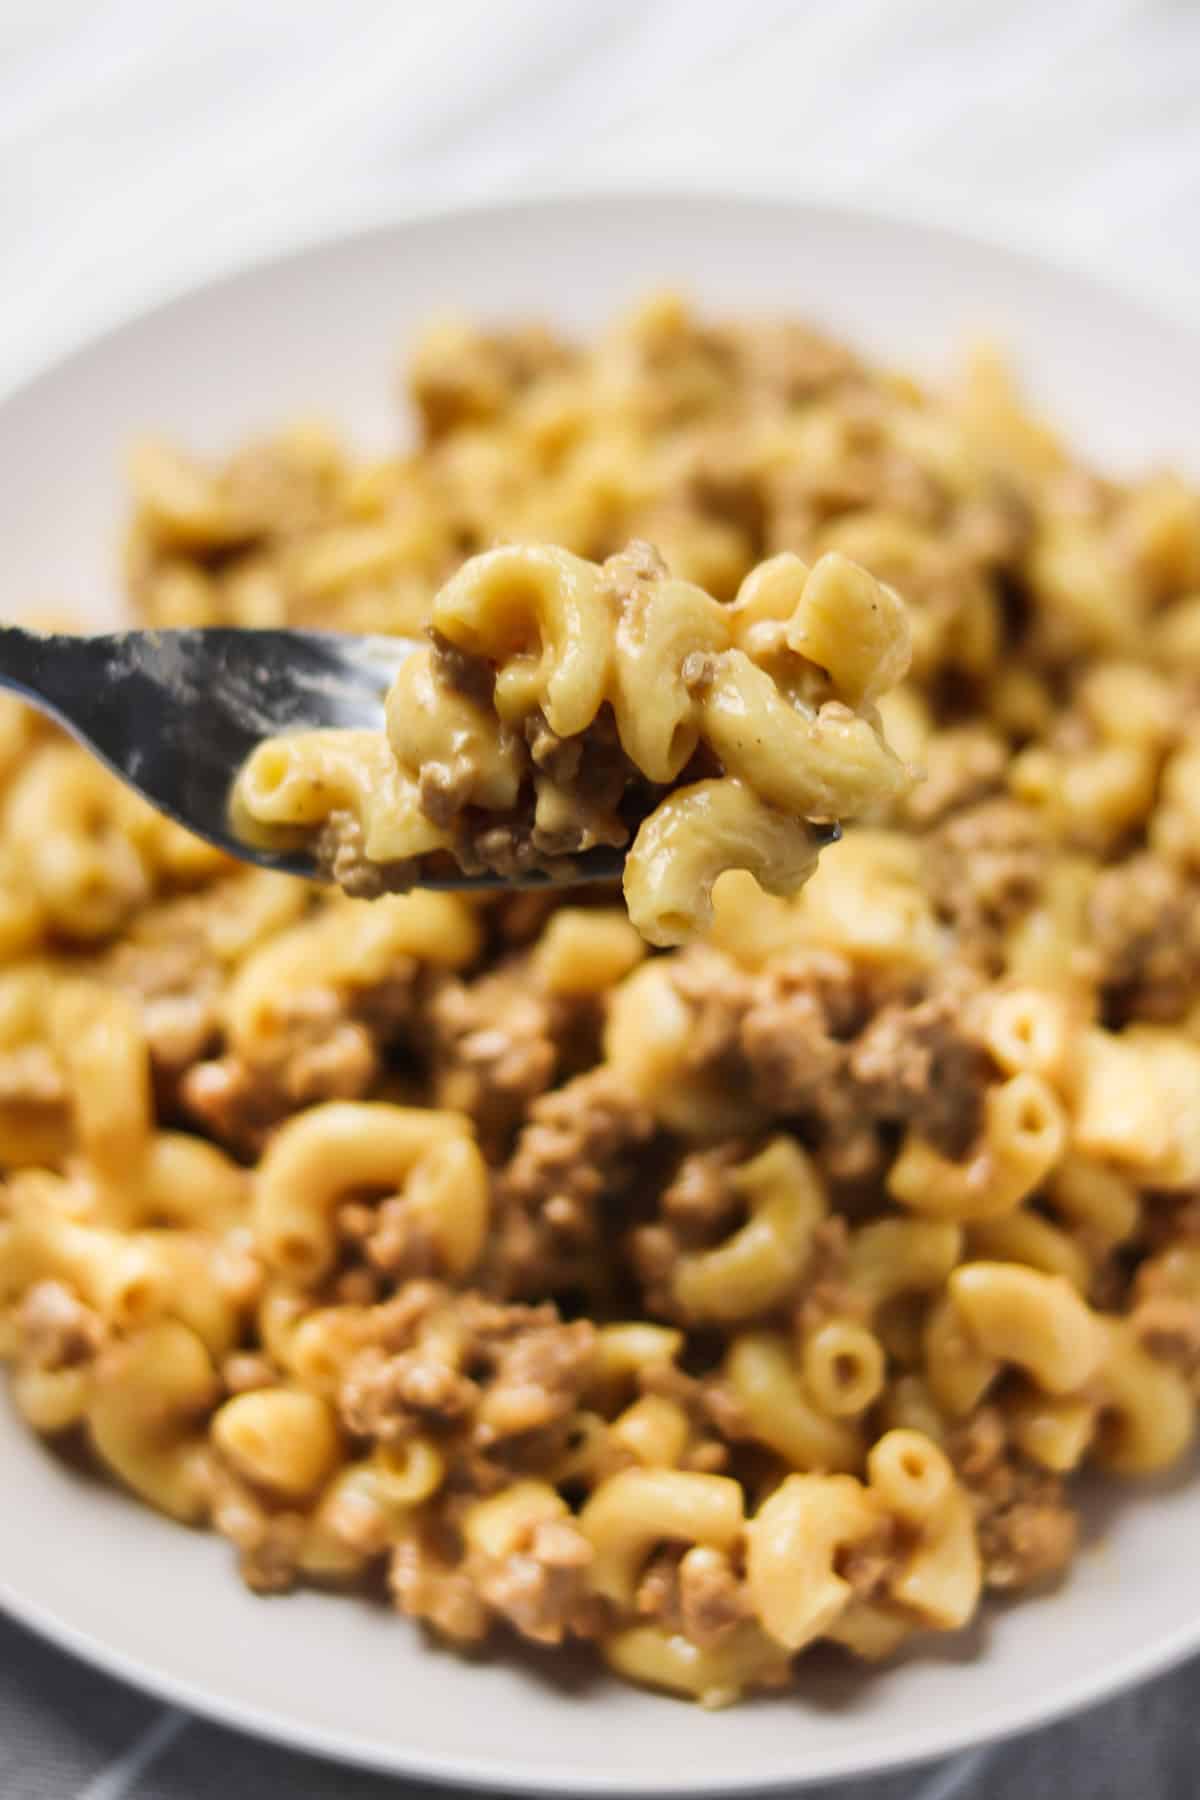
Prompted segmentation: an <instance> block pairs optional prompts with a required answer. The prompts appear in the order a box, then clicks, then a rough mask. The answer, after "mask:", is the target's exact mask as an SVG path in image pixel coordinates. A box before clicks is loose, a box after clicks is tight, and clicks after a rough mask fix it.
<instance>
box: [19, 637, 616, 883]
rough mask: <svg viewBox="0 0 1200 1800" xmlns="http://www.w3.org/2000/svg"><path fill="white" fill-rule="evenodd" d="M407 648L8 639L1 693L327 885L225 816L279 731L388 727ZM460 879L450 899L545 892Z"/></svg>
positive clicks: (222, 828) (144, 789)
mask: <svg viewBox="0 0 1200 1800" xmlns="http://www.w3.org/2000/svg"><path fill="white" fill-rule="evenodd" d="M415 648H416V645H415V643H414V642H413V640H412V639H408V638H394V637H353V636H349V635H345V634H342V633H340V632H333V631H242V630H226V629H222V628H220V627H215V628H213V629H211V630H197V631H119V632H112V633H110V634H107V635H104V636H97V637H74V636H66V635H62V634H53V633H51V634H45V635H43V634H40V633H38V632H33V631H25V630H22V629H21V628H20V627H19V626H16V625H10V626H5V627H3V628H0V688H10V689H12V690H13V691H14V692H15V693H18V694H20V695H21V696H22V698H24V699H26V700H30V701H32V702H33V704H34V705H35V706H37V707H40V708H41V710H42V711H43V712H46V713H49V714H50V716H51V717H52V718H54V719H56V720H57V721H58V723H59V724H60V725H62V726H64V727H65V728H66V730H68V731H69V732H70V733H71V735H72V736H73V737H75V738H78V740H79V742H80V743H81V744H83V745H85V746H86V748H87V749H89V750H91V751H93V752H94V753H95V755H96V756H98V757H99V758H100V760H101V761H102V762H104V763H106V764H107V765H108V767H109V768H110V769H111V770H112V771H113V773H114V774H115V775H119V776H120V777H121V779H122V780H123V781H126V782H128V783H129V785H130V786H131V787H133V788H136V789H137V791H138V792H139V793H140V794H141V795H142V796H143V798H145V799H146V800H148V801H149V802H150V804H151V805H152V806H155V807H157V808H158V810H159V811H160V812H164V813H167V814H168V815H169V816H170V817H171V818H173V819H176V820H178V822H179V823H180V824H181V825H186V826H187V828H188V830H189V831H194V832H195V833H196V834H197V835H198V836H199V837H202V838H207V839H208V841H209V842H210V843H213V844H218V845H219V846H220V847H221V849H222V850H226V851H228V853H229V854H230V855H231V856H236V857H239V858H240V859H241V860H242V861H243V862H252V863H258V864H259V865H260V866H261V867H263V868H268V869H281V870H284V871H285V872H286V873H288V874H290V875H301V876H304V877H305V878H306V879H308V880H310V881H312V880H323V879H325V878H326V877H325V875H324V872H323V871H322V870H321V869H320V868H319V867H318V865H317V863H316V861H315V859H314V858H313V857H312V856H311V855H310V854H309V853H308V852H307V851H296V850H287V851H275V850H271V849H263V848H261V847H259V846H257V845H252V844H246V843H243V842H242V840H241V839H240V838H238V837H237V836H235V834H234V832H233V830H232V827H231V824H230V819H229V792H230V787H231V785H232V783H233V779H234V777H235V775H236V774H237V772H238V770H239V769H240V768H241V766H242V764H243V763H244V762H245V760H246V758H247V757H248V756H249V755H250V752H251V751H252V750H253V749H254V747H255V745H256V744H259V743H261V742H262V740H263V738H267V737H274V736H276V735H277V734H278V733H280V732H285V731H298V730H317V729H323V728H327V727H341V728H352V729H358V730H363V729H366V730H375V731H379V730H382V728H383V701H384V696H385V694H386V693H387V690H388V688H389V687H390V686H391V683H392V679H393V677H394V676H395V674H396V671H397V670H398V669H399V668H400V665H401V664H402V663H403V662H404V660H405V658H406V657H407V656H408V655H409V654H410V653H411V651H412V650H414V649H415ZM623 861H624V858H623V856H622V853H621V852H620V851H617V850H590V851H587V852H585V853H584V854H583V855H582V856H580V857H578V858H576V872H575V875H574V879H575V880H577V881H613V880H618V879H619V878H620V874H621V868H622V864H623ZM544 884H545V877H543V876H540V875H536V874H534V875H526V876H521V877H519V878H517V879H516V880H511V881H503V882H502V881H500V879H499V878H498V877H496V876H491V875H483V876H462V875H460V876H454V877H447V878H439V879H436V880H431V881H429V882H427V883H426V884H425V885H427V886H429V887H433V888H442V889H454V890H463V889H477V888H495V887H501V886H504V887H537V886H542V885H544Z"/></svg>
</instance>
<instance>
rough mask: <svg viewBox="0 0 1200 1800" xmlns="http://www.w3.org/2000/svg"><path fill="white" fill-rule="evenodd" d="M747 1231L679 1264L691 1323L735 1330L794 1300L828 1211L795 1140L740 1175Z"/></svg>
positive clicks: (676, 1279) (675, 1286)
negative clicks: (736, 1322)
mask: <svg viewBox="0 0 1200 1800" xmlns="http://www.w3.org/2000/svg"><path fill="white" fill-rule="evenodd" d="M730 1180H731V1185H732V1187H733V1189H734V1191H735V1193H736V1194H737V1195H738V1197H739V1198H740V1199H741V1200H743V1201H744V1203H745V1206H746V1210H747V1213H748V1215H749V1216H748V1217H747V1219H746V1223H745V1224H744V1225H742V1226H741V1227H740V1228H739V1229H738V1230H737V1231H735V1232H734V1233H733V1235H732V1237H729V1238H726V1240H725V1242H724V1243H723V1244H718V1245H717V1246H716V1247H715V1248H714V1249H711V1250H698V1251H694V1252H692V1253H690V1254H688V1255H684V1256H681V1257H680V1259H679V1264H678V1267H677V1268H676V1270H675V1273H674V1275H673V1276H672V1280H671V1289H672V1293H673V1295H674V1298H675V1300H676V1302H677V1304H678V1305H679V1306H680V1308H681V1309H682V1311H683V1313H684V1314H685V1315H686V1316H687V1317H688V1318H691V1319H695V1320H704V1321H709V1320H711V1321H723V1322H730V1321H733V1320H738V1319H749V1318H753V1317H755V1316H756V1315H758V1314H761V1313H764V1312H769V1311H770V1309H771V1308H772V1307H773V1306H774V1305H776V1304H777V1302H779V1301H780V1300H783V1299H784V1298H786V1296H787V1295H788V1294H790V1293H792V1292H794V1290H795V1287H796V1284H797V1282H798V1280H799V1277H800V1274H801V1271H802V1270H803V1268H804V1265H805V1263H806V1262H807V1260H808V1256H809V1252H810V1250H811V1248H812V1236H813V1232H814V1231H815V1229H816V1227H817V1225H818V1224H819V1223H820V1221H821V1219H822V1218H823V1217H824V1215H825V1213H826V1211H827V1202H826V1198H825V1190H824V1187H823V1186H822V1184H821V1182H820V1179H819V1178H818V1176H817V1173H816V1170H815V1169H814V1167H813V1165H812V1162H811V1160H810V1159H809V1157H808V1156H807V1155H806V1154H805V1152H804V1151H803V1150H801V1148H800V1146H799V1145H798V1144H796V1143H794V1142H793V1141H792V1139H791V1138H784V1137H778V1138H774V1139H772V1141H771V1142H770V1143H769V1144H768V1145H767V1147H766V1149H765V1150H761V1151H760V1152H759V1153H758V1155H757V1156H755V1157H752V1158H751V1160H750V1161H749V1162H746V1163H743V1164H742V1166H741V1167H740V1168H739V1169H737V1170H735V1171H734V1173H733V1175H732V1176H731V1178H730Z"/></svg>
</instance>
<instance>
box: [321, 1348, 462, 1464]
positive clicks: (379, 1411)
mask: <svg viewBox="0 0 1200 1800" xmlns="http://www.w3.org/2000/svg"><path fill="white" fill-rule="evenodd" d="M478 1397H479V1390H478V1388H477V1387H476V1385H475V1383H474V1382H473V1381H471V1380H469V1379H468V1377H467V1376H465V1375H460V1374H459V1372H458V1370H457V1369H456V1368H454V1367H453V1366H452V1365H451V1364H450V1363H448V1362H446V1361H445V1360H444V1359H443V1358H441V1357H440V1356H438V1355H437V1354H436V1353H431V1354H428V1355H427V1354H424V1353H422V1352H421V1351H420V1350H406V1351H403V1352H401V1354H400V1355H398V1356H389V1355H388V1354H387V1353H386V1351H383V1350H380V1349H377V1348H368V1349H366V1350H364V1351H362V1352H361V1353H360V1355H358V1356H356V1357H355V1358H354V1360H353V1362H352V1363H351V1365H350V1368H349V1371H348V1373H347V1375H346V1378H345V1381H344V1382H343V1384H342V1391H341V1396H340V1404H341V1411H342V1417H343V1419H344V1420H345V1422H346V1425H347V1426H348V1428H349V1429H350V1430H351V1431H353V1432H355V1433H356V1434H357V1435H358V1436H359V1437H368V1438H374V1439H376V1440H378V1441H379V1442H380V1443H385V1444H391V1443H398V1442H401V1441H402V1440H403V1439H404V1438H407V1437H412V1436H413V1435H414V1433H416V1432H418V1431H420V1430H423V1429H425V1428H430V1429H433V1430H437V1429H442V1428H445V1427H447V1426H450V1425H454V1424H456V1423H458V1421H459V1420H461V1419H462V1418H463V1417H464V1415H466V1414H467V1413H469V1412H470V1411H471V1409H472V1408H473V1406H474V1405H475V1402H476V1400H477V1399H478Z"/></svg>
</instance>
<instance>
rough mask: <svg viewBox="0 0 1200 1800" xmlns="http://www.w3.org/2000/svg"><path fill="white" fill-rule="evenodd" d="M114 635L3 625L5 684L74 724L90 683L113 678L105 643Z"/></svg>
mask: <svg viewBox="0 0 1200 1800" xmlns="http://www.w3.org/2000/svg"><path fill="white" fill-rule="evenodd" d="M111 641H112V640H111V639H105V638H90V637H79V636H76V635H73V634H72V633H70V632H64V631H55V632H41V631H26V630H25V628H24V627H23V626H21V625H4V626H0V688H8V689H10V691H11V692H13V693H15V694H20V695H21V696H22V697H23V698H24V699H26V700H32V701H33V703H34V705H35V706H38V707H40V708H41V710H42V711H43V712H50V713H53V714H54V715H55V716H56V717H57V718H60V719H62V720H63V722H64V723H67V724H69V723H70V722H71V715H72V714H73V712H74V710H75V707H76V706H77V704H78V702H79V699H80V698H81V697H82V696H85V695H86V694H87V691H88V688H89V687H90V686H91V685H92V684H93V683H95V682H97V681H101V682H102V681H104V680H105V679H107V677H108V674H109V665H110V664H111V661H112V658H111V654H110V655H108V656H106V655H105V648H106V647H107V645H108V644H110V643H111Z"/></svg>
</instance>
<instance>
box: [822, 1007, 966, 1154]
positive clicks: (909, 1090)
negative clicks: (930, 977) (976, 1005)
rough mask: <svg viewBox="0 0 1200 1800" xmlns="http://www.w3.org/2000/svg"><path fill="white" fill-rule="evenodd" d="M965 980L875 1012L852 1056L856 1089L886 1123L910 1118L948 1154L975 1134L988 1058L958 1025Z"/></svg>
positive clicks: (957, 1150) (961, 1149)
mask: <svg viewBox="0 0 1200 1800" xmlns="http://www.w3.org/2000/svg"><path fill="white" fill-rule="evenodd" d="M969 997H970V988H969V986H968V985H967V984H966V983H957V984H955V985H954V986H953V987H949V988H946V989H944V990H943V991H942V992H940V993H937V994H934V995H931V996H930V998H929V999H927V1000H919V1001H917V1002H916V1004H915V1005H907V1006H905V1005H900V1004H895V1005H891V1006H885V1007H884V1008H883V1009H882V1010H881V1011H880V1012H878V1013H876V1015H875V1017H874V1018H873V1019H872V1021H871V1023H870V1024H869V1025H868V1026H867V1029H866V1030H865V1031H864V1032H863V1034H862V1036H861V1037H860V1038H859V1039H858V1040H857V1041H856V1043H855V1045H854V1048H853V1050H852V1052H851V1055H850V1078H851V1080H852V1082H853V1083H854V1087H855V1093H856V1096H857V1097H858V1098H859V1100H860V1101H861V1102H863V1103H865V1105H866V1107H867V1108H868V1109H869V1110H870V1112H871V1113H872V1114H873V1115H874V1116H875V1117H876V1118H879V1119H882V1120H886V1121H888V1122H903V1123H905V1124H911V1125H913V1126H915V1127H916V1129H917V1130H918V1131H919V1132H920V1133H921V1135H922V1136H923V1137H927V1138H929V1139H930V1140H931V1142H933V1143H934V1144H936V1145H937V1146H938V1148H939V1149H940V1150H942V1151H943V1152H944V1153H945V1154H946V1155H947V1156H953V1157H959V1156H962V1155H963V1154H964V1153H965V1152H966V1150H967V1148H968V1147H969V1145H970V1144H972V1143H973V1142H974V1140H975V1138H976V1137H977V1136H978V1133H979V1129H980V1124H981V1120H982V1109H983V1095H984V1090H985V1088H986V1086H987V1081H988V1073H989V1069H988V1060H987V1057H986V1056H985V1055H984V1053H983V1051H982V1050H981V1049H980V1048H979V1046H978V1045H977V1044H975V1043H973V1042H972V1041H971V1039H970V1038H968V1037H967V1036H966V1034H965V1032H964V1029H963V1009H964V1006H965V1004H966V1002H967V1001H968V999H969Z"/></svg>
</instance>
